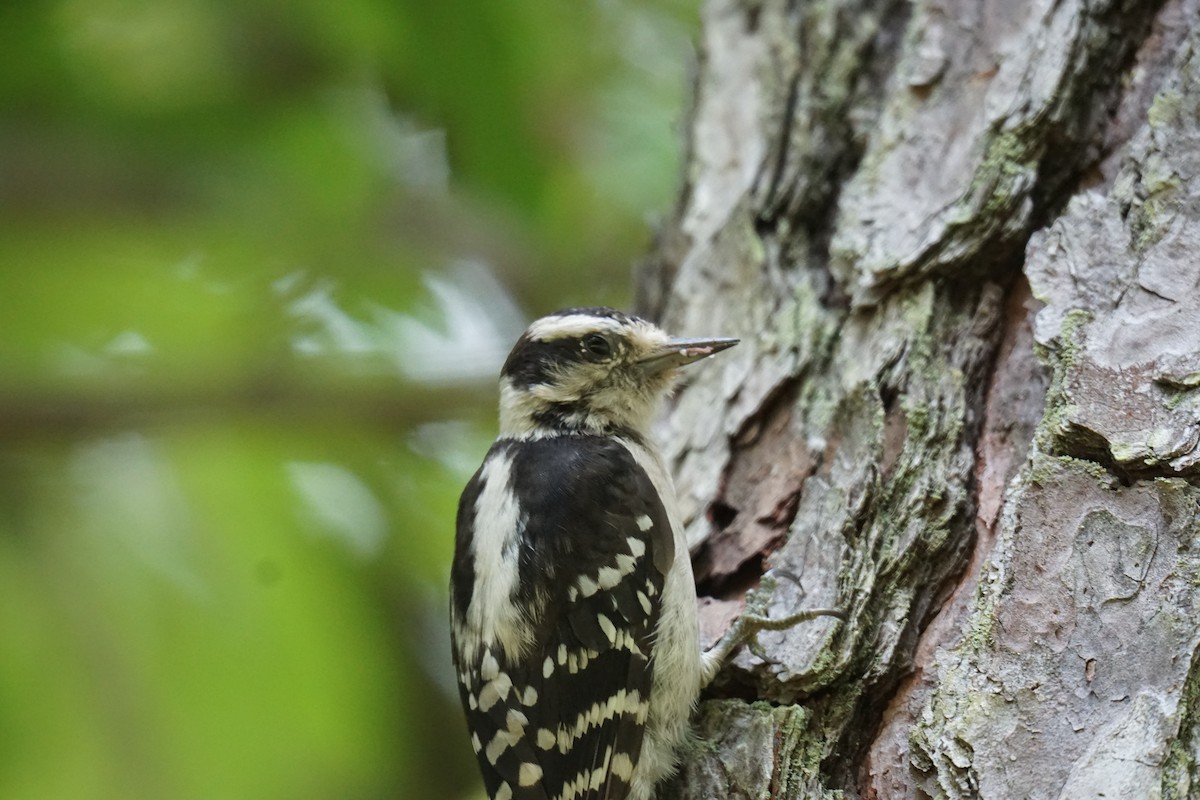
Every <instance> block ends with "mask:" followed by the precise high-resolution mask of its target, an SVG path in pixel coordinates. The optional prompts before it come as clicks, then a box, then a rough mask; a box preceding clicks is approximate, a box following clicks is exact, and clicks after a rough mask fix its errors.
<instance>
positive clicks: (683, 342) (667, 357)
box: [638, 338, 739, 375]
mask: <svg viewBox="0 0 1200 800" xmlns="http://www.w3.org/2000/svg"><path fill="white" fill-rule="evenodd" d="M738 341H739V340H738V339H729V338H716V339H672V340H671V341H669V342H667V343H666V344H665V345H663V346H662V347H657V348H655V349H654V350H652V351H651V352H650V353H648V354H647V355H646V356H645V357H644V358H642V359H640V360H639V361H638V364H639V365H640V366H641V367H642V369H643V370H645V371H646V372H647V373H648V374H650V375H656V374H658V373H660V372H665V371H666V370H669V369H674V368H675V367H683V366H686V365H688V364H691V363H692V362H694V361H699V360H700V359H702V358H708V357H709V356H711V355H712V354H713V353H719V352H721V351H722V350H728V349H729V348H731V347H733V346H734V345H735V344H737V343H738Z"/></svg>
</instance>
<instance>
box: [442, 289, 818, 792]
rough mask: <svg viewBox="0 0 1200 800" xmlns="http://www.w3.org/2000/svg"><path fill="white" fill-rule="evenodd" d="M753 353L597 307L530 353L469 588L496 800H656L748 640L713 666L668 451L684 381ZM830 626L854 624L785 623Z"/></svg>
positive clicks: (469, 500) (503, 389) (504, 427)
mask: <svg viewBox="0 0 1200 800" xmlns="http://www.w3.org/2000/svg"><path fill="white" fill-rule="evenodd" d="M736 343H737V340H735V339H703V340H701V339H671V338H670V337H668V336H667V335H666V334H665V333H663V332H662V331H661V330H659V329H658V328H657V327H655V326H654V325H652V324H651V323H649V322H647V321H645V320H642V319H639V318H637V317H633V316H628V315H625V314H622V313H620V312H617V311H613V310H612V309H600V308H593V309H568V310H566V311H562V312H559V313H557V314H553V315H550V316H548V317H544V318H542V319H540V320H537V321H536V322H534V323H533V324H532V325H531V326H530V327H529V329H528V330H527V331H526V332H525V334H524V335H523V336H522V337H521V338H520V339H519V340H518V341H517V343H516V345H515V346H514V347H513V350H512V352H511V353H510V355H509V357H508V360H507V361H506V363H505V365H504V368H503V370H502V372H501V378H500V397H501V399H500V436H499V438H498V439H497V440H496V443H495V444H494V445H493V446H492V448H491V450H489V451H488V454H487V456H486V457H485V458H484V461H483V465H482V466H481V467H480V469H479V471H478V472H477V473H476V474H475V476H474V477H473V478H472V479H471V481H470V483H469V484H468V485H467V487H466V489H465V490H464V492H463V494H462V498H461V500H460V502H459V510H458V526H457V537H456V543H455V553H454V563H453V567H452V572H451V603H450V605H451V635H452V640H453V655H454V662H455V667H456V671H457V677H458V685H459V689H460V693H461V696H462V701H463V708H464V710H465V712H466V716H467V724H468V729H469V731H470V733H471V743H472V746H473V748H474V750H475V753H476V756H477V759H478V761H479V765H480V768H481V770H482V772H483V778H484V784H485V786H486V788H487V792H488V796H489V797H490V798H492V800H648V798H649V797H650V796H651V794H652V792H653V788H654V786H655V784H656V783H657V782H658V781H660V780H661V779H662V778H664V777H666V776H667V775H669V774H670V773H671V772H672V771H673V770H674V767H675V760H676V751H677V749H678V747H679V745H680V744H681V743H682V741H683V740H684V738H685V737H686V735H687V731H688V722H689V717H690V713H691V710H692V706H693V704H694V703H695V701H696V698H697V696H698V694H699V691H700V688H701V687H702V686H703V685H704V684H705V683H707V681H708V680H710V679H711V678H712V676H713V674H714V673H715V672H716V670H717V668H718V667H719V666H720V663H721V661H722V660H723V658H724V657H725V656H726V655H727V654H728V653H729V652H730V651H731V650H732V649H733V648H734V647H735V646H736V645H737V644H739V643H740V642H741V641H742V640H744V639H745V638H746V633H747V632H748V631H749V629H748V628H747V629H745V630H743V629H742V628H739V629H738V630H736V631H734V632H733V634H732V635H731V636H727V637H726V639H725V640H723V641H722V643H721V644H720V645H718V647H716V648H714V649H713V650H712V651H709V653H706V654H701V652H700V647H699V633H698V624H697V617H696V595H695V585H694V581H693V578H692V568H691V562H690V559H689V555H688V550H687V545H686V542H685V540H684V538H683V532H682V530H681V526H680V524H679V514H678V512H677V510H676V507H675V505H676V504H675V494H674V487H673V485H672V482H671V480H670V477H669V476H668V473H667V471H666V469H665V468H664V465H663V463H662V460H661V458H660V457H659V455H658V452H657V449H656V448H655V447H654V446H653V445H652V444H651V440H650V435H649V429H650V424H651V421H652V419H653V417H654V414H655V413H656V411H657V409H658V406H659V403H660V401H661V399H662V397H663V396H664V394H665V393H666V392H667V391H668V390H669V388H670V387H671V385H672V383H673V381H674V377H675V373H676V371H677V368H678V367H681V366H684V365H686V364H689V363H692V362H694V361H697V360H699V359H701V358H704V357H706V356H708V355H711V354H713V353H715V352H718V351H720V350H723V349H726V348H728V347H731V346H732V345H734V344H736ZM816 613H836V612H821V611H818V612H807V613H806V614H804V615H802V616H800V617H796V618H792V619H789V620H787V621H785V623H786V624H791V623H792V622H794V621H797V620H798V619H800V618H810V617H811V615H813V614H816ZM748 621H750V622H754V621H755V620H748ZM757 622H759V623H762V624H760V625H758V626H757V627H779V626H778V625H776V624H772V623H769V622H768V621H765V620H757Z"/></svg>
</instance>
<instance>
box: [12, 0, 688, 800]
mask: <svg viewBox="0 0 1200 800" xmlns="http://www.w3.org/2000/svg"><path fill="white" fill-rule="evenodd" d="M694 14H695V12H694V9H693V8H692V4H691V3H688V2H684V0H591V1H590V2H579V0H532V1H531V2H526V3H513V4H503V3H500V4H489V3H480V2H470V3H468V2H463V0H451V1H450V2H433V0H402V1H401V2H399V3H395V2H383V0H349V1H348V2H344V3H336V4H334V3H323V2H317V0H296V1H294V2H290V3H283V2H277V1H274V0H249V1H248V2H245V3H241V4H232V3H222V2H217V0H164V1H161V2H152V1H151V0H59V2H51V1H50V0H45V1H43V2H35V1H33V0H8V2H6V3H4V4H2V5H0V797H4V798H21V799H25V798H28V799H29V800H50V799H53V800H59V799H60V798H72V800H74V799H76V798H81V799H83V800H90V799H92V798H96V799H101V798H114V799H115V798H129V797H137V798H143V797H145V798H172V799H173V800H174V799H175V798H179V799H181V800H187V799H188V798H197V799H199V798H204V800H211V799H212V798H255V799H256V800H270V799H271V798H280V799H281V800H282V799H283V798H287V799H288V800H293V799H294V798H384V797H402V798H410V797H431V798H469V797H478V796H479V791H480V790H479V782H478V779H477V778H476V775H475V767H474V764H473V761H472V758H471V754H470V748H469V746H468V744H467V738H466V735H465V732H464V730H463V726H462V723H461V721H460V717H459V711H458V708H457V698H456V697H455V696H454V685H453V680H452V679H451V677H450V676H449V674H448V673H449V656H448V652H447V647H448V639H447V633H446V621H445V602H446V599H445V598H446V593H445V592H446V590H445V581H446V576H447V574H448V564H449V560H450V553H451V549H452V544H453V543H452V535H453V534H452V527H453V516H454V507H455V502H456V498H457V493H458V490H459V488H460V487H461V485H462V484H463V482H464V481H465V480H466V478H467V477H468V476H469V474H470V473H471V471H473V469H474V466H475V464H477V463H478V460H479V458H480V457H481V456H482V453H483V452H484V450H485V449H486V447H487V444H488V442H489V440H490V438H491V437H492V435H493V434H494V412H493V408H494V397H493V387H494V375H495V372H496V370H497V369H498V365H499V359H500V358H501V357H502V352H503V348H504V347H506V346H507V345H508V343H509V342H510V340H511V337H512V336H515V333H516V332H517V330H518V329H519V327H520V325H521V324H522V321H523V319H524V317H525V316H526V315H535V314H538V313H541V312H545V311H548V310H550V309H551V308H553V307H556V306H560V305H567V304H580V303H586V304H596V303H611V304H616V305H623V304H625V303H626V301H627V298H628V282H629V281H628V275H629V265H630V263H631V262H632V261H633V260H634V259H635V258H636V257H637V255H638V254H639V253H640V251H641V250H642V249H643V248H644V247H645V244H646V241H647V238H648V228H649V226H648V224H647V221H648V219H650V218H652V217H653V216H654V215H661V214H663V213H665V212H666V211H667V209H668V208H669V206H670V203H671V202H672V199H673V192H674V189H675V184H676V181H677V172H678V154H677V149H678V147H677V144H678V141H677V140H678V133H677V131H676V129H675V127H674V124H675V121H676V119H677V117H678V116H679V113H680V108H681V105H682V99H683V93H684V89H685V68H686V63H687V60H688V57H689V56H688V42H689V40H690V39H691V37H692V35H693V27H694V25H695V19H694Z"/></svg>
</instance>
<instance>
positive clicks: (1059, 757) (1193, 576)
mask: <svg viewBox="0 0 1200 800" xmlns="http://www.w3.org/2000/svg"><path fill="white" fill-rule="evenodd" d="M703 16H704V33H703V40H702V43H701V57H700V65H699V69H698V71H697V77H696V87H695V92H696V99H695V104H694V108H693V111H692V115H691V121H690V129H689V155H688V163H687V168H686V176H685V189H684V192H683V195H682V197H681V200H680V204H679V208H678V210H677V213H676V215H675V216H674V218H673V220H672V221H671V222H670V223H669V224H668V225H667V226H666V227H665V228H664V230H663V232H662V234H661V238H660V242H659V246H658V248H657V252H656V254H655V256H654V258H653V260H652V262H651V263H648V264H647V265H646V266H645V267H644V268H643V270H642V271H641V273H640V286H639V292H640V305H641V308H642V310H643V311H644V312H646V313H649V314H651V315H653V316H655V317H657V318H659V319H661V320H663V322H664V323H665V324H666V326H667V327H668V328H669V329H671V330H674V331H679V332H682V333H688V334H723V335H738V336H741V337H742V338H743V342H742V344H741V346H740V347H738V348H736V349H735V350H734V351H731V352H730V353H729V354H727V355H724V356H722V360H721V362H720V363H719V364H718V363H716V362H714V364H712V365H710V366H709V368H707V370H704V371H700V372H699V373H698V376H697V378H696V380H695V382H694V383H692V384H691V385H689V386H688V387H686V388H685V389H684V390H683V391H682V392H681V393H680V394H679V396H678V400H677V403H676V406H675V408H674V410H673V413H672V414H671V416H670V418H669V419H668V421H667V423H666V427H667V430H665V431H664V435H663V440H664V441H666V442H667V443H668V455H669V457H670V458H671V459H673V462H674V467H675V470H676V475H677V480H678V485H679V491H680V500H681V505H682V507H683V509H684V513H685V515H686V517H687V525H688V534H689V541H690V542H691V544H692V547H693V548H694V551H693V552H694V557H695V563H696V568H697V579H698V581H699V584H700V587H701V593H702V595H704V598H703V600H702V618H703V621H704V623H705V629H706V635H708V636H709V637H710V638H711V637H715V636H716V635H717V634H718V633H719V632H720V628H721V626H722V625H723V624H725V621H726V620H728V619H729V618H730V616H732V615H733V614H734V613H736V612H738V611H739V610H740V608H741V605H740V603H741V600H742V598H743V597H745V596H746V590H747V588H748V587H750V586H753V585H754V583H755V582H756V581H757V580H758V578H759V576H760V574H761V573H762V570H763V568H764V566H766V567H775V568H776V569H775V572H774V573H772V577H771V580H769V581H766V582H765V583H764V584H763V585H762V586H760V587H759V588H758V589H757V590H756V591H754V592H751V594H750V599H751V602H753V603H756V604H758V605H759V607H761V608H765V609H767V610H768V611H769V612H770V613H771V614H772V615H774V616H782V615H784V614H786V613H787V612H788V611H789V610H792V609H795V608H798V607H805V606H827V605H834V604H836V605H838V606H840V607H842V608H844V609H846V611H847V612H848V613H849V619H848V621H847V622H845V623H841V622H838V621H837V620H834V619H831V618H825V619H822V620H819V621H816V622H810V623H805V624H803V625H801V626H798V627H796V628H793V629H791V630H789V631H786V632H783V633H770V634H763V635H761V636H760V637H759V646H758V647H755V648H752V650H753V652H747V651H744V652H742V653H741V654H740V655H739V656H738V657H737V658H736V660H735V662H734V663H733V664H732V665H731V666H730V667H729V668H727V669H726V670H725V671H724V673H723V674H722V676H721V679H720V681H719V682H718V684H717V685H716V686H715V687H714V688H713V689H712V690H711V691H710V695H709V696H708V698H707V699H706V700H705V701H704V702H703V703H702V705H701V707H700V710H699V712H698V714H697V720H698V722H697V727H698V732H699V736H698V739H697V742H696V743H695V745H694V747H693V748H692V749H691V751H690V752H689V753H688V754H687V757H686V760H685V763H684V766H683V769H682V770H681V773H680V775H679V777H678V778H677V779H676V780H675V781H674V782H673V783H672V784H671V785H669V786H667V787H664V789H663V790H662V791H660V798H663V800H685V799H686V800H712V799H713V798H767V797H770V798H808V797H846V798H851V797H858V798H904V797H939V798H940V797H950V798H958V797H964V798H965V797H982V798H1004V799H1007V798H1064V800H1066V799H1067V798H1071V799H1072V800H1073V799H1074V798H1086V797H1100V796H1105V797H1108V798H1118V797H1119V798H1143V797H1145V798H1150V797H1156V798H1157V797H1171V798H1173V797H1200V488H1198V487H1200V444H1198V442H1200V177H1198V176H1200V25H1198V24H1197V23H1196V20H1198V19H1200V0H1171V1H1169V2H1165V3H1164V2H1150V1H1149V0H1144V1H1141V2H1139V1H1138V0H982V2H972V0H924V1H922V2H915V3H909V2H903V1H902V0H823V1H822V2H817V0H798V1H797V2H788V3H785V2H767V1H766V0H763V1H761V2H755V1H754V0H708V2H707V3H706V6H705V9H704V14H703ZM755 701H757V702H755Z"/></svg>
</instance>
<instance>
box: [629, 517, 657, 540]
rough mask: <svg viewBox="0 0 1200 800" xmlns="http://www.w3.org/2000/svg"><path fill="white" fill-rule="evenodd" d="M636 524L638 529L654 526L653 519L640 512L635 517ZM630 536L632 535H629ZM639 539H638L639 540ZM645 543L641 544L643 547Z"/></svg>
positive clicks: (647, 528) (645, 529)
mask: <svg viewBox="0 0 1200 800" xmlns="http://www.w3.org/2000/svg"><path fill="white" fill-rule="evenodd" d="M637 526H638V529H639V530H642V531H648V530H650V529H651V528H653V527H654V520H652V519H650V515H649V514H642V515H641V516H640V517H638V518H637ZM630 538H632V537H630ZM639 541H640V540H639ZM644 547H645V545H643V548H644Z"/></svg>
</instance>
